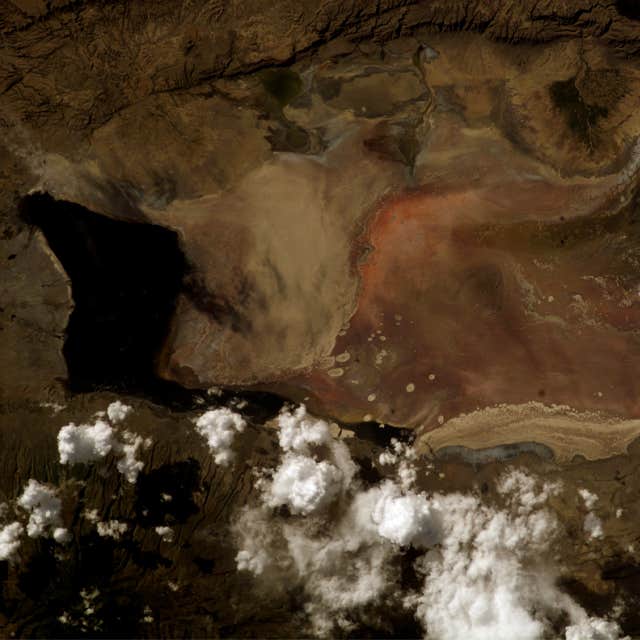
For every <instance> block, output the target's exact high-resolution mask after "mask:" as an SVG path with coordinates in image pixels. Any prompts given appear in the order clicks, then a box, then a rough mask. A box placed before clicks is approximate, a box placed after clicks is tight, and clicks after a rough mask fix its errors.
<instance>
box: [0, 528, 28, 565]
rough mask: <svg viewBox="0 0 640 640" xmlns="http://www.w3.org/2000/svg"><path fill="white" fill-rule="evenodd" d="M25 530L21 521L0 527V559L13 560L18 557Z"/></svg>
mask: <svg viewBox="0 0 640 640" xmlns="http://www.w3.org/2000/svg"><path fill="white" fill-rule="evenodd" d="M23 532H24V527H23V526H22V525H21V524H20V523H19V522H12V523H11V524H7V525H5V526H4V527H1V528H0V560H9V562H13V561H14V560H15V559H16V558H17V553H18V548H19V547H20V536H21V535H22V533H23Z"/></svg>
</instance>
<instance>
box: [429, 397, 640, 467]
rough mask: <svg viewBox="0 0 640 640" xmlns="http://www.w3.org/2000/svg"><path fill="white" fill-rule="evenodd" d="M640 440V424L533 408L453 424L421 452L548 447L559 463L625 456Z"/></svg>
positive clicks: (506, 409) (506, 408)
mask: <svg viewBox="0 0 640 640" xmlns="http://www.w3.org/2000/svg"><path fill="white" fill-rule="evenodd" d="M639 436H640V420H637V419H636V420H624V419H620V418H612V417H610V416H604V415H601V414H598V413H593V412H579V411H576V410H575V409H572V408H571V407H567V406H562V405H550V406H549V405H544V404H542V403H540V402H528V403H526V404H520V405H498V406H495V407H488V408H485V409H480V410H478V411H474V412H472V413H468V414H462V415H459V416H457V417H455V418H451V419H450V420H448V421H447V422H446V423H445V424H443V425H442V427H439V428H437V429H434V430H433V431H430V432H429V433H425V434H423V435H421V436H420V437H419V439H418V442H417V448H418V450H419V451H421V452H428V451H431V452H434V453H437V451H438V450H440V449H443V448H444V447H450V446H462V447H467V448H469V449H488V448H493V447H500V446H503V445H509V444H517V443H519V442H535V443H538V444H542V445H545V446H547V447H549V448H550V449H551V450H552V451H553V453H554V455H555V457H556V459H557V461H558V462H566V461H569V460H571V459H572V458H573V457H574V456H575V455H582V456H584V457H585V458H586V459H588V460H598V459H603V458H609V457H611V456H615V455H619V454H624V453H626V452H627V447H628V446H629V444H631V442H633V440H635V439H636V438H638V437H639Z"/></svg>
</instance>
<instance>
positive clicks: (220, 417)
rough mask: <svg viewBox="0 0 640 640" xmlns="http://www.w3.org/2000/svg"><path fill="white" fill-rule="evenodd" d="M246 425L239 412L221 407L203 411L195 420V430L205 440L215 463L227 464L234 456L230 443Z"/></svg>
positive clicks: (231, 443)
mask: <svg viewBox="0 0 640 640" xmlns="http://www.w3.org/2000/svg"><path fill="white" fill-rule="evenodd" d="M246 425H247V423H246V422H245V420H244V419H243V418H242V416H241V415H240V414H239V413H236V412H235V411H231V409H227V408H226V407H223V408H221V409H212V410H210V411H207V412H206V413H203V414H202V415H201V416H200V417H199V418H198V419H197V420H196V431H197V432H198V433H199V434H200V435H201V436H202V437H203V438H204V439H205V440H206V441H207V445H208V447H209V449H210V450H211V453H212V454H213V459H214V460H215V462H216V464H219V465H221V466H228V465H229V464H231V462H232V461H233V459H234V457H235V453H234V451H233V449H232V445H233V441H234V439H235V437H236V434H238V433H241V432H242V431H244V429H245V427H246Z"/></svg>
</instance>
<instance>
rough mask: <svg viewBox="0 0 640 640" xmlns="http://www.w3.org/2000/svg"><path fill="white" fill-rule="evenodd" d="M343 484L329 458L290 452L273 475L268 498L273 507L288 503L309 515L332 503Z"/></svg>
mask: <svg viewBox="0 0 640 640" xmlns="http://www.w3.org/2000/svg"><path fill="white" fill-rule="evenodd" d="M341 484H342V474H341V473H340V471H339V470H338V469H337V468H336V467H335V466H334V465H332V464H331V463H329V462H327V461H326V460H322V461H320V462H318V461H316V460H314V459H313V458H310V457H308V456H302V455H295V454H287V455H286V456H285V457H284V459H283V461H282V464H281V465H280V467H278V470H277V471H276V473H275V475H274V477H273V482H272V483H271V487H270V489H269V491H268V492H267V494H266V501H267V504H269V506H271V507H278V506H281V505H286V506H288V507H289V509H290V511H291V513H301V514H303V515H307V514H309V513H312V512H313V511H317V510H319V509H322V508H323V507H325V506H326V505H327V504H329V503H330V502H331V501H332V500H333V498H335V497H336V496H337V495H338V493H339V491H340V487H341Z"/></svg>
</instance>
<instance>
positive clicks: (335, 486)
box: [234, 407, 620, 640]
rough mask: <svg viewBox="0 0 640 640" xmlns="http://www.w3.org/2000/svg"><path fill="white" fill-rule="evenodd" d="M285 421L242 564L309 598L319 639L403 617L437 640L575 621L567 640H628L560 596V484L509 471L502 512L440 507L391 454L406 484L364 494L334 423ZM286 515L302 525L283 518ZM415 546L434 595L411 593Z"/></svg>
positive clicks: (453, 500) (464, 502)
mask: <svg viewBox="0 0 640 640" xmlns="http://www.w3.org/2000/svg"><path fill="white" fill-rule="evenodd" d="M277 423H278V427H279V442H280V447H281V449H282V455H281V459H280V463H279V465H278V466H277V467H276V468H275V469H274V470H272V471H271V473H270V474H269V473H268V472H267V473H266V474H265V476H264V480H263V481H262V482H260V483H258V485H257V486H258V489H259V491H260V493H261V497H260V500H259V501H258V504H256V506H254V507H247V508H245V509H244V510H243V511H242V513H241V514H240V516H239V518H238V521H237V523H236V526H235V528H234V534H235V537H236V541H237V544H238V548H239V551H238V554H237V556H236V563H237V567H238V569H239V570H244V571H250V572H252V573H253V574H255V575H256V576H257V577H259V578H260V579H261V580H263V581H264V584H268V585H269V588H270V589H273V585H277V584H280V585H282V588H285V589H286V588H287V587H290V588H294V589H301V590H302V592H303V593H304V594H305V598H306V603H305V613H306V615H307V616H308V619H309V622H310V625H311V627H312V630H313V632H314V633H316V634H319V635H327V636H330V635H332V634H334V633H335V630H336V626H337V627H340V628H341V629H342V630H343V632H344V631H348V630H350V629H353V628H355V627H356V626H357V624H358V623H359V622H360V621H363V620H367V619H368V618H367V616H371V615H375V614H372V611H373V612H375V607H377V606H378V605H381V606H382V605H384V606H386V607H390V606H391V607H394V606H395V607H396V608H398V607H399V606H401V605H403V606H404V607H406V608H407V609H408V610H409V611H412V612H413V613H414V615H415V617H416V618H417V620H418V621H419V622H420V623H421V625H422V627H423V629H424V633H425V635H426V637H429V638H432V639H434V640H453V639H456V640H457V639H459V638H465V639H467V640H484V639H491V640H501V639H505V640H506V639H509V640H512V639H513V638H518V639H519V640H533V639H541V638H543V637H547V636H548V635H549V634H553V633H555V632H556V631H558V630H559V629H561V625H562V621H563V620H568V626H567V627H566V634H567V639H568V640H575V638H578V637H584V638H591V637H593V638H602V639H603V640H613V639H615V638H619V633H620V630H619V627H618V625H617V624H616V623H615V622H611V621H607V620H603V619H600V618H589V616H588V615H587V614H586V612H585V611H584V610H583V609H582V608H581V607H580V606H579V605H578V604H577V603H576V602H575V601H574V600H573V599H572V598H571V597H570V596H569V595H567V594H565V593H564V592H562V590H561V589H560V587H559V586H558V585H557V582H558V580H557V578H558V573H557V569H556V568H555V564H554V563H553V562H552V560H551V553H552V550H553V546H552V542H553V540H554V537H555V535H556V533H557V531H558V529H559V527H558V521H557V518H556V516H555V515H554V513H553V511H551V510H550V509H549V508H548V506H547V503H548V500H549V498H551V497H552V496H553V495H555V494H557V493H558V492H559V491H561V486H560V485H559V484H558V483H550V482H541V481H539V480H538V479H537V478H535V477H533V476H530V475H529V474H526V473H524V472H522V471H520V470H511V471H509V472H508V473H506V474H504V475H502V476H501V477H500V478H499V479H498V482H497V486H496V489H497V493H498V496H501V500H502V502H501V504H503V505H504V506H502V507H500V506H498V505H496V504H488V503H486V502H485V501H483V500H482V499H481V498H480V497H479V496H478V495H475V494H473V493H469V494H464V493H458V492H455V493H450V494H432V495H429V494H426V493H424V492H417V491H416V490H415V489H414V488H413V486H414V485H415V480H416V478H415V474H413V473H412V474H410V476H411V477H410V478H409V480H407V477H406V476H407V473H406V472H404V474H403V472H402V464H401V463H402V462H403V461H404V462H406V463H407V465H406V466H405V468H407V466H409V465H410V467H411V469H412V470H413V471H414V472H415V464H414V463H415V453H414V452H407V451H404V450H403V449H402V447H400V446H398V447H396V446H395V445H394V444H392V448H391V450H390V451H388V452H386V455H385V456H383V457H382V459H381V460H380V463H381V464H385V465H395V466H396V469H395V477H394V478H391V479H390V478H387V479H385V480H383V481H381V482H380V483H378V484H376V485H374V486H369V487H365V486H364V485H363V483H362V482H361V481H359V480H358V479H357V478H356V477H355V475H356V471H357V467H356V465H355V464H354V463H353V461H352V460H351V457H350V454H349V450H348V448H347V447H346V446H345V444H344V443H343V442H340V441H336V440H334V439H333V438H331V436H330V429H329V425H327V423H326V422H324V421H322V420H318V419H317V418H313V417H311V416H309V415H308V414H307V413H306V410H305V409H304V407H301V408H299V409H297V410H296V411H294V412H283V413H282V414H281V415H280V416H279V418H278V420H277ZM403 475H404V476H405V477H404V478H403ZM281 505H286V506H287V507H288V508H289V513H290V515H286V514H283V513H282V512H280V511H277V510H274V507H277V506H281ZM410 547H412V548H414V549H415V551H414V552H413V553H417V554H418V560H417V561H416V562H415V563H414V571H415V572H416V577H417V579H419V580H421V581H422V586H421V587H420V588H419V589H411V590H408V591H403V588H402V584H401V582H400V575H399V565H400V562H399V560H400V557H401V556H402V554H404V553H406V551H407V549H408V548H410ZM581 633H582V634H583V635H582V636H581V635H580V634H581ZM589 633H591V635H588V634H589ZM598 633H600V634H601V635H597V634H598ZM604 633H606V634H608V635H602V634H604ZM594 634H596V635H594Z"/></svg>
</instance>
